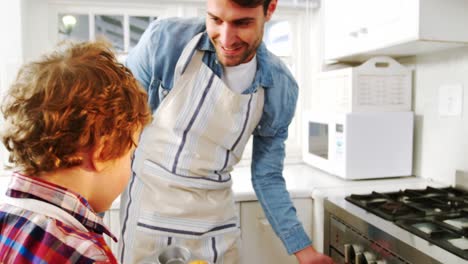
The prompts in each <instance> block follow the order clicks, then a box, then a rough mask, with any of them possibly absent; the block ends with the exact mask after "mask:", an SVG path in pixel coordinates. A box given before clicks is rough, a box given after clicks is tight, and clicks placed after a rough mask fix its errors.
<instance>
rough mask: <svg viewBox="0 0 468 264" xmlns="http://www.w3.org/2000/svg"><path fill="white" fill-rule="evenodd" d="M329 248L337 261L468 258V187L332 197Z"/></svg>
mask: <svg viewBox="0 0 468 264" xmlns="http://www.w3.org/2000/svg"><path fill="white" fill-rule="evenodd" d="M325 236H326V238H325V245H326V247H325V252H326V253H328V254H329V255H331V256H332V257H333V258H334V260H335V262H336V263H355V264H358V263H373V264H393V263H398V264H399V263H424V264H426V263H450V264H452V263H468V191H465V190H462V189H457V188H453V187H443V188H435V187H426V188H423V189H403V190H398V191H393V192H370V193H364V194H351V195H347V196H341V197H331V198H330V199H329V200H327V201H326V202H325Z"/></svg>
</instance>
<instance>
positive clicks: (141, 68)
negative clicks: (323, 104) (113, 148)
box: [119, 0, 331, 263]
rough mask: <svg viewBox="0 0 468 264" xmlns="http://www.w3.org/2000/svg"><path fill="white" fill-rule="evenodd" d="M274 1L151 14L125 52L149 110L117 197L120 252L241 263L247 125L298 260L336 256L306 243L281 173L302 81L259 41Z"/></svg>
mask: <svg viewBox="0 0 468 264" xmlns="http://www.w3.org/2000/svg"><path fill="white" fill-rule="evenodd" d="M276 5H277V0H264V1H262V0H252V1H246V0H207V17H206V20H205V21H203V20H197V19H191V20H190V19H169V20H161V21H157V22H155V23H152V24H151V25H150V27H149V28H148V29H147V30H146V32H145V34H144V35H143V36H142V38H141V40H140V42H139V44H138V45H137V46H136V47H135V49H134V50H133V51H132V52H131V53H130V54H129V57H128V60H127V66H128V67H129V68H130V69H131V70H132V71H133V73H134V75H135V76H136V78H137V79H138V80H139V81H140V82H141V83H142V84H143V86H144V87H145V88H146V89H147V91H148V94H149V100H150V105H151V107H152V109H153V111H154V112H153V123H152V124H151V125H149V126H148V127H147V128H146V129H145V131H144V132H143V135H142V137H141V141H140V145H139V147H138V149H137V152H136V156H135V160H134V164H133V171H134V177H133V178H132V181H131V182H130V184H129V186H128V189H127V191H126V192H125V194H124V195H123V199H122V202H121V223H122V239H121V241H122V243H121V244H120V247H119V250H120V261H121V262H122V263H136V262H139V261H141V260H142V259H143V258H145V257H146V256H148V255H151V254H152V253H154V252H155V251H156V252H157V251H158V250H161V249H162V248H164V247H166V246H168V245H181V246H184V247H187V248H189V249H190V250H191V251H192V254H193V255H194V256H195V258H197V259H203V260H206V261H210V262H212V263H239V259H238V245H237V244H238V240H239V227H238V225H237V218H236V213H235V209H234V201H233V195H232V191H231V178H230V171H231V170H232V167H233V165H235V164H236V163H237V162H238V161H239V159H240V158H241V156H242V152H243V150H244V147H245V144H246V143H247V141H248V139H249V137H250V135H251V134H253V135H254V140H253V153H252V182H253V186H254V189H255V191H256V194H257V197H258V199H259V201H260V203H261V204H262V206H263V209H264V211H265V213H266V215H267V217H268V220H269V222H270V223H271V225H272V227H273V228H274V230H275V232H276V233H277V235H278V236H279V237H280V239H281V240H282V242H283V243H284V245H285V247H286V249H287V251H288V253H290V254H293V253H294V254H295V255H296V257H297V259H298V261H299V263H331V259H330V258H328V257H327V256H324V255H322V254H320V253H318V252H316V251H315V250H314V249H313V248H312V247H311V246H310V244H311V242H310V239H309V238H308V236H307V234H306V233H305V231H304V229H303V227H302V224H301V223H300V222H299V221H298V219H297V216H296V211H295V208H294V207H293V205H292V203H291V200H290V197H289V193H288V192H287V190H286V187H285V183H284V179H283V175H282V170H283V161H284V156H285V147H284V141H285V140H286V138H287V128H288V126H289V124H290V122H291V119H292V118H293V115H294V110H295V106H296V101H297V92H298V91H297V84H296V82H295V81H294V79H293V77H292V75H291V74H290V72H289V71H288V70H287V67H286V66H285V65H284V64H283V63H282V62H281V61H280V60H279V59H278V58H277V57H275V56H274V55H273V54H271V53H270V52H268V51H267V49H266V47H265V45H264V44H263V43H262V37H263V29H264V24H265V23H266V22H267V21H269V20H270V18H271V16H272V14H273V13H274V11H275V9H276Z"/></svg>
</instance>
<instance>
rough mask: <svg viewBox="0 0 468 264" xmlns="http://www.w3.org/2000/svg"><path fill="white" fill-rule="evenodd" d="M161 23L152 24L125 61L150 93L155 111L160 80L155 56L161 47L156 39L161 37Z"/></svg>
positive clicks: (151, 103)
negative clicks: (155, 70) (155, 71)
mask: <svg viewBox="0 0 468 264" xmlns="http://www.w3.org/2000/svg"><path fill="white" fill-rule="evenodd" d="M159 34H160V32H159V22H158V21H155V22H153V23H151V24H150V26H149V27H148V28H147V29H146V31H145V32H144V33H143V35H142V36H141V38H140V40H139V41H138V44H137V45H136V46H135V47H134V48H133V49H132V50H131V51H130V53H129V54H128V57H127V59H126V61H125V66H127V67H128V68H129V69H130V71H131V72H132V74H133V75H134V76H135V78H136V79H137V80H138V82H139V83H140V84H141V85H142V86H143V88H144V89H145V90H146V92H147V93H148V102H149V103H150V106H151V110H152V111H154V110H155V109H156V107H157V106H158V104H159V96H158V91H157V88H158V87H159V82H160V81H159V80H158V79H157V78H154V76H153V74H154V67H155V56H156V52H157V49H158V47H159V42H158V41H156V37H155V36H158V37H159Z"/></svg>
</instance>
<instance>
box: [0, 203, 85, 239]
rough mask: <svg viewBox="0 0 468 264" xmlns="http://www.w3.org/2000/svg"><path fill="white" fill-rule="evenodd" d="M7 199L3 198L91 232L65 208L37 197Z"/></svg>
mask: <svg viewBox="0 0 468 264" xmlns="http://www.w3.org/2000/svg"><path fill="white" fill-rule="evenodd" d="M4 198H5V199H2V200H3V201H2V202H4V203H6V204H9V205H13V206H16V207H19V208H21V209H25V210H28V211H31V212H34V213H37V214H42V215H45V216H48V217H50V218H53V219H56V220H59V221H61V222H63V223H65V224H68V225H70V226H73V227H74V228H76V229H79V230H81V231H83V232H89V231H88V229H87V228H86V227H85V226H84V225H83V224H82V223H80V222H79V221H78V220H77V219H76V218H74V217H73V216H72V215H70V214H69V213H67V212H66V211H65V210H63V209H61V208H59V207H57V206H55V205H52V204H49V203H46V202H43V201H40V200H36V199H28V198H13V197H4Z"/></svg>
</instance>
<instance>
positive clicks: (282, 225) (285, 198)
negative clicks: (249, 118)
mask: <svg viewBox="0 0 468 264" xmlns="http://www.w3.org/2000/svg"><path fill="white" fill-rule="evenodd" d="M205 29H206V28H205V22H204V19H201V18H196V19H195V18H194V19H181V18H170V19H164V20H156V21H154V22H153V23H151V24H150V26H149V27H148V29H147V30H146V31H145V33H144V34H143V36H142V37H141V39H140V41H139V43H138V44H137V46H136V47H135V48H134V49H133V50H132V51H131V52H130V53H129V55H128V58H127V61H126V65H127V67H129V68H130V69H131V71H132V72H133V74H134V75H135V77H136V78H137V80H138V81H140V83H141V84H142V85H143V87H144V88H145V89H146V90H147V92H148V95H149V103H150V105H151V108H152V110H153V111H154V110H155V109H156V108H157V107H158V105H159V102H160V100H161V99H160V98H161V97H162V96H161V94H160V90H159V87H160V86H161V88H162V91H165V90H166V91H169V90H170V89H171V88H172V87H173V84H174V69H175V66H176V64H177V60H178V59H179V56H180V54H181V53H182V50H183V48H184V47H185V45H186V44H187V43H188V42H189V41H190V40H191V39H192V38H193V37H194V36H195V35H196V34H198V33H200V32H204V33H203V36H202V38H201V40H200V42H199V43H198V46H197V49H199V50H203V51H205V54H204V57H203V62H204V63H205V64H206V65H208V66H209V67H210V68H211V69H212V70H213V72H214V73H215V74H217V75H218V76H219V77H221V76H222V74H223V68H222V65H220V64H219V63H218V60H217V57H216V53H215V49H214V47H213V45H212V44H211V42H210V39H209V37H208V34H207V33H206V30H205ZM258 86H262V87H263V88H264V90H265V104H264V109H263V114H262V117H261V120H260V122H259V124H258V126H257V128H256V129H255V131H254V133H253V135H254V139H253V153H252V183H253V187H254V189H255V193H256V194H257V197H258V200H259V201H260V203H261V205H262V207H263V210H264V212H265V215H266V216H267V218H268V220H269V222H270V224H271V225H272V227H273V229H274V230H275V232H276V234H277V235H278V236H279V237H280V239H281V240H282V242H283V243H284V245H285V247H286V249H287V251H288V253H289V254H292V253H294V252H296V251H298V250H300V249H303V248H305V247H306V246H308V245H310V244H311V241H310V239H309V237H308V236H307V234H306V232H305V231H304V228H303V226H302V224H301V223H300V222H299V220H298V219H297V216H296V209H295V208H294V206H293V204H292V202H291V199H290V196H289V193H288V191H287V190H286V185H285V181H284V178H283V162H284V157H285V144H284V141H285V140H286V138H287V137H288V126H289V124H290V123H291V120H292V118H293V115H294V111H295V108H296V102H297V93H298V87H297V83H296V81H295V80H294V78H293V76H292V75H291V73H290V72H289V70H288V69H287V67H286V66H285V65H284V63H282V62H281V61H280V59H279V58H278V57H276V56H275V55H273V54H272V53H270V52H269V51H268V50H267V48H266V46H265V44H264V43H262V44H261V45H260V47H259V48H258V49H257V72H256V75H255V78H254V81H253V83H252V85H251V86H250V88H248V89H247V90H246V91H245V92H244V93H252V92H254V91H255V89H256V87H258ZM163 93H164V92H163Z"/></svg>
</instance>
